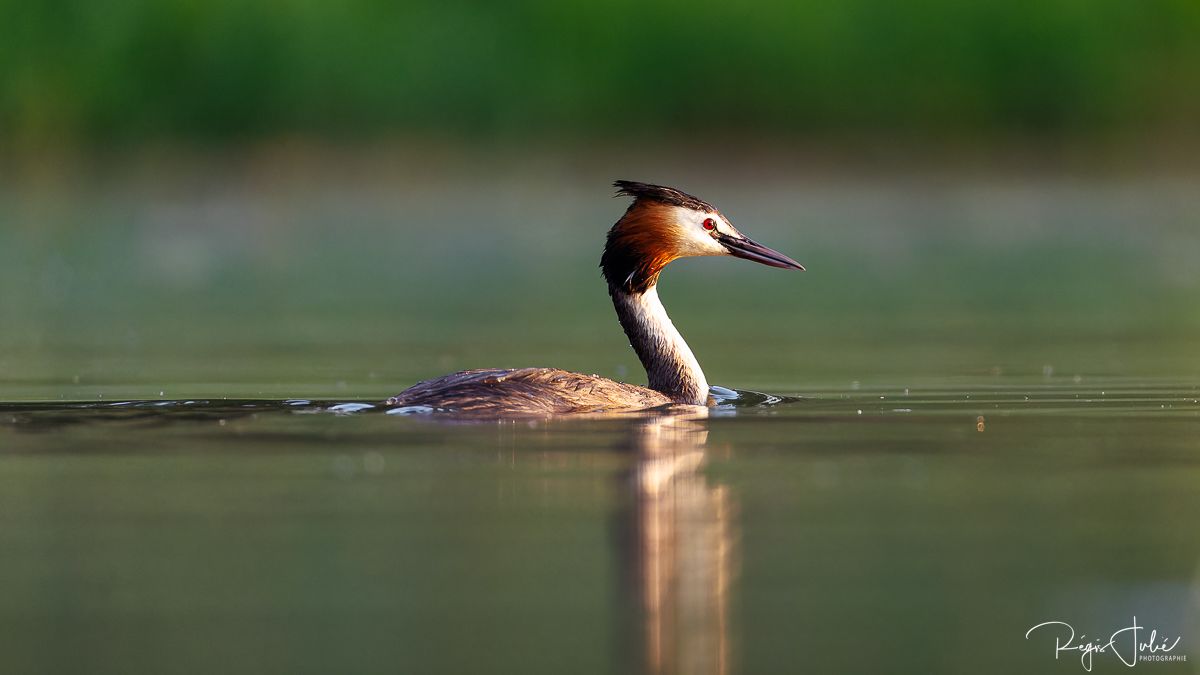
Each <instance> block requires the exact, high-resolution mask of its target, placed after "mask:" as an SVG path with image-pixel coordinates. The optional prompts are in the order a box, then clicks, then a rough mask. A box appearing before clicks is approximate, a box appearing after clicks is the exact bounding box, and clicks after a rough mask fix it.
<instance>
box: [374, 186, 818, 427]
mask: <svg viewBox="0 0 1200 675" xmlns="http://www.w3.org/2000/svg"><path fill="white" fill-rule="evenodd" d="M613 187H615V188H616V190H617V191H616V196H624V197H631V198H632V199H633V201H632V202H631V203H630V204H629V207H628V208H627V209H626V210H625V213H624V215H622V216H621V218H620V220H618V221H617V222H616V224H614V225H613V226H612V228H611V229H610V230H609V231H608V236H607V238H606V240H605V245H604V253H603V255H602V256H601V257H600V270H601V272H602V274H603V277H604V280H605V282H607V284H608V293H609V296H610V297H611V298H612V303H613V307H614V309H615V310H616V313H617V319H618V321H619V322H620V324H621V328H622V329H624V331H625V335H626V336H627V337H628V338H629V344H630V346H631V347H633V350H634V352H636V353H637V356H638V359H639V360H640V361H641V363H642V366H643V367H644V368H645V369H646V375H647V380H648V382H647V384H648V386H646V387H642V386H638V385H633V384H626V383H623V382H617V381H615V380H610V379H608V378H605V377H599V376H597V375H585V374H582V373H573V372H569V371H566V370H560V369H558V368H515V369H509V368H503V369H501V368H487V369H476V370H464V371H461V372H457V373H452V374H450V375H445V376H442V377H439V378H435V379H432V380H426V381H424V382H419V383H417V384H415V385H413V386H412V387H410V388H408V389H405V390H404V391H402V392H400V393H399V394H397V395H395V396H393V397H391V398H389V399H387V401H386V402H385V405H386V406H389V407H392V408H396V407H406V408H412V409H414V410H420V411H423V412H424V411H437V412H449V413H459V414H463V415H476V416H478V415H484V416H487V415H494V416H527V415H536V416H553V415H566V414H577V413H609V412H629V411H636V410H643V409H648V408H655V407H659V406H669V405H672V404H681V405H691V406H707V405H711V404H712V402H713V399H712V398H711V396H710V393H709V386H708V381H707V380H706V379H705V377H704V371H703V370H702V369H701V368H700V363H699V362H698V361H697V360H696V357H695V355H694V354H693V353H692V350H691V349H690V348H689V347H688V345H687V342H685V341H684V339H683V336H682V335H680V333H679V331H678V330H677V329H676V328H675V325H674V324H672V323H671V319H670V317H668V316H667V312H666V309H665V308H664V307H663V304H662V302H661V301H660V300H659V297H658V290H657V283H658V277H659V274H660V273H661V272H662V271H663V268H665V267H666V266H667V265H668V264H670V263H671V262H672V261H674V260H677V259H679V258H686V257H694V256H733V257H736V258H742V259H745V260H750V261H753V262H757V263H761V264H763V265H769V266H771V267H778V268H781V269H792V270H800V271H803V270H804V266H803V265H801V264H800V263H798V262H796V261H795V260H792V259H791V258H789V257H787V256H786V255H784V254H782V253H780V252H778V251H775V250H773V249H770V248H767V247H766V246H763V245H762V244H759V243H757V242H755V241H754V240H752V239H750V238H749V237H747V236H746V235H744V234H742V233H741V232H739V231H738V230H737V228H735V227H734V226H733V224H732V223H731V222H730V221H729V219H728V218H726V217H725V216H724V215H723V214H722V213H721V212H720V211H718V210H717V209H716V208H715V207H713V206H712V205H711V204H709V203H708V202H706V201H704V200H702V199H699V198H697V197H693V196H692V195H690V194H687V193H686V192H682V191H680V190H677V189H675V188H671V187H666V186H663V185H654V184H651V183H641V182H636V181H627V180H618V181H616V182H614V183H613Z"/></svg>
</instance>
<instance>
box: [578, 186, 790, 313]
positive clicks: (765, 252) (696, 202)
mask: <svg viewBox="0 0 1200 675" xmlns="http://www.w3.org/2000/svg"><path fill="white" fill-rule="evenodd" d="M613 186H614V187H616V188H617V194H618V195H625V196H628V197H633V203H632V204H630V205H629V208H628V209H627V210H626V211H625V215H623V216H621V219H620V220H618V221H617V224H616V225H613V227H612V229H611V230H609V231H608V241H607V243H606V244H605V246H604V255H603V256H602V257H601V258H600V268H601V269H602V270H603V271H604V278H605V279H607V280H608V283H609V286H610V287H612V288H613V289H620V290H623V291H625V292H627V293H644V292H645V291H646V290H647V289H649V288H650V287H651V286H653V285H654V284H655V282H657V281H658V274H659V272H661V271H662V269H663V268H664V267H666V266H667V265H668V264H669V263H670V262H671V261H672V260H675V259H677V258H687V257H691V256H715V255H731V256H735V257H738V258H744V259H746V260H753V261H754V262H758V263H762V264H764V265H770V266H771V267H781V268H783V269H792V270H803V269H804V266H803V265H801V264H800V263H798V262H796V261H795V260H792V259H791V258H789V257H787V256H786V255H784V254H782V253H780V252H778V251H775V250H772V249H769V248H767V247H766V246H763V245H762V244H759V243H757V242H755V241H754V240H752V239H750V238H749V237H747V236H746V235H744V234H742V233H741V232H738V230H737V228H735V227H734V226H733V224H732V223H730V222H729V219H728V218H726V217H725V216H724V215H722V214H721V212H720V211H718V210H717V209H716V208H714V207H713V206H712V205H711V204H709V203H708V202H705V201H704V200H702V199H697V198H696V197H693V196H691V195H689V194H687V193H684V192H680V191H679V190H676V189H674V188H669V187H664V186H662V185H650V184H648V183H637V182H634V181H627V180H619V181H617V182H615V183H613Z"/></svg>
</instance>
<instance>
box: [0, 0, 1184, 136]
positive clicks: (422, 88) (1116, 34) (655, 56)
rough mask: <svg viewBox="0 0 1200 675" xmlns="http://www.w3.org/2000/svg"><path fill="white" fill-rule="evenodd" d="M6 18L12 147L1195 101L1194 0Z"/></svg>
mask: <svg viewBox="0 0 1200 675" xmlns="http://www.w3.org/2000/svg"><path fill="white" fill-rule="evenodd" d="M0 25H2V26H4V30H3V35H4V39H3V40H0V129H3V131H0V142H4V141H8V142H15V143H16V144H17V147H21V146H24V145H27V144H33V145H34V147H38V146H41V145H45V144H67V145H69V144H72V143H85V144H86V143H105V142H124V141H139V140H147V139H149V140H157V139H175V140H179V139H182V140H193V139H194V140H198V141H201V142H204V141H209V140H238V139H243V138H254V137H261V136H269V135H286V134H317V135H327V136H333V137H357V136H368V137H369V136H374V135H378V134H398V135H403V134H427V133H438V134H444V135H447V136H452V137H458V136H463V137H467V138H480V137H493V136H495V137H512V138H530V137H534V136H538V135H542V134H547V133H548V134H552V135H562V136H572V137H573V136H583V137H588V136H596V137H604V136H611V135H613V134H661V133H670V134H672V135H675V136H681V137H683V138H685V139H686V138H687V136H688V135H689V134H692V133H698V132H703V133H709V134H728V135H746V134H747V132H748V130H753V132H754V133H761V134H764V135H767V134H780V133H782V134H804V133H839V132H845V133H870V134H884V135H888V134H892V135H894V134H910V133H911V134H916V135H921V134H935V133H936V134H965V135H968V136H975V135H982V136H987V135H991V134H1011V133H1017V134H1026V133H1033V134H1039V133H1049V134H1056V133H1073V134H1082V135H1084V136H1105V135H1109V134H1119V133H1122V132H1125V131H1127V130H1130V129H1135V130H1138V131H1143V130H1146V129H1162V130H1164V132H1165V133H1171V132H1173V131H1178V130H1180V129H1186V128H1189V127H1190V126H1191V125H1192V124H1193V121H1194V120H1195V119H1196V117H1197V115H1198V114H1200V3H1196V2H1194V1H1193V0H1152V1H1147V2H1128V1H1126V0H1038V1H1032V0H1015V1H1014V0H1004V1H999V0H981V1H976V2H959V1H958V0H922V1H920V2H909V3H889V2H873V1H869V0H837V1H830V0H821V1H816V2H758V3H750V4H744V5H733V4H730V3H727V2H718V1H716V0H688V1H687V2H683V1H681V0H669V1H666V2H656V3H643V2H631V1H629V0H593V1H591V2H581V3H564V2H560V1H558V0H522V1H519V2H505V3H488V2H464V1H461V0H459V1H451V2H446V1H444V0H439V2H401V3H393V4H384V3H374V2H365V1H361V0H360V1H354V2H340V3H332V2H317V1H315V0H288V1H283V0H280V1H275V2H250V3H246V2H239V1H235V0H205V1H199V0H158V1H155V2H144V1H142V0H109V1H106V2H81V1H65V2H64V1H48V2H21V1H18V0H0ZM6 136H7V138H5V137H6Z"/></svg>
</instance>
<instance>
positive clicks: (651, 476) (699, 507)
mask: <svg viewBox="0 0 1200 675" xmlns="http://www.w3.org/2000/svg"><path fill="white" fill-rule="evenodd" d="M707 417H708V411H707V410H705V409H703V408H699V409H695V410H692V411H686V412H679V413H677V414H674V415H656V416H652V417H649V418H647V419H645V420H641V421H638V422H636V423H635V424H633V425H632V427H631V435H632V447H633V450H634V452H635V457H636V459H635V465H634V470H633V472H632V475H631V477H630V482H631V485H632V488H633V492H634V498H633V508H632V512H631V513H630V514H629V516H628V517H629V519H630V520H631V521H632V522H631V523H630V526H631V529H632V531H633V532H634V536H633V537H632V545H631V548H632V549H633V550H632V551H631V555H630V560H631V561H632V567H633V570H632V572H633V574H632V577H633V578H634V579H635V580H636V583H635V584H634V588H636V589H637V591H638V595H639V597H640V600H641V606H642V609H643V612H644V615H643V617H642V621H643V624H644V631H643V640H644V645H643V648H644V651H645V664H646V670H647V672H649V673H727V672H729V648H730V638H729V593H730V578H731V576H732V574H733V564H734V559H735V556H734V553H735V552H734V546H735V543H736V541H737V536H736V524H735V519H736V511H735V508H734V505H733V500H732V497H731V496H730V493H729V490H728V489H727V488H725V487H723V486H721V485H714V484H711V483H710V481H709V480H708V479H707V478H706V477H705V476H704V475H703V474H702V473H701V472H700V469H701V468H702V467H703V465H704V462H705V452H706V445H707V443H708V429H707V427H706V426H705V425H704V421H705V420H706V419H707Z"/></svg>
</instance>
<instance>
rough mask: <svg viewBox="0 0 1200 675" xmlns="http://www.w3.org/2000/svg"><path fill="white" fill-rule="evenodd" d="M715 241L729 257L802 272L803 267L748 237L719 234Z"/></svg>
mask: <svg viewBox="0 0 1200 675" xmlns="http://www.w3.org/2000/svg"><path fill="white" fill-rule="evenodd" d="M717 241H718V242H720V243H721V245H722V246H724V247H725V250H727V251H729V255H732V256H736V257H738V258H745V259H746V260H753V261H754V262H757V263H762V264H764V265H770V266H771V267H779V268H782V269H785V270H800V271H801V272H803V271H804V265H801V264H800V263H798V262H796V261H795V260H792V259H791V258H789V257H787V256H786V255H784V254H782V253H780V252H779V251H776V250H775V249H771V248H767V247H766V246H763V245H762V244H760V243H758V242H756V241H754V240H753V239H750V238H748V237H742V236H730V235H727V234H720V235H717Z"/></svg>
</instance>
